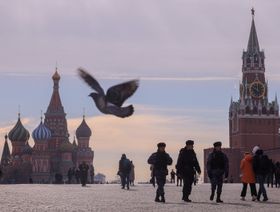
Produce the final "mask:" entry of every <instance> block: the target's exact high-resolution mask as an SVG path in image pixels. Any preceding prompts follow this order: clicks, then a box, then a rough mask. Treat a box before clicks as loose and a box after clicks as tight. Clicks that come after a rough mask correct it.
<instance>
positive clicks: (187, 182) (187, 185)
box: [183, 176, 194, 198]
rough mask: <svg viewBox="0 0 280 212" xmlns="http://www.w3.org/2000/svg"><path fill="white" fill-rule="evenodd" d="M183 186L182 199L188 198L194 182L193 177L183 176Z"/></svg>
mask: <svg viewBox="0 0 280 212" xmlns="http://www.w3.org/2000/svg"><path fill="white" fill-rule="evenodd" d="M183 181H184V186H183V198H186V197H189V195H190V194H191V192H192V184H193V181H194V178H193V176H185V177H184V178H183Z"/></svg>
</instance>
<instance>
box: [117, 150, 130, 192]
mask: <svg viewBox="0 0 280 212" xmlns="http://www.w3.org/2000/svg"><path fill="white" fill-rule="evenodd" d="M130 170H131V162H130V160H129V159H127V158H126V155H125V154H122V157H121V159H120V161H119V171H118V173H119V175H120V177H121V183H122V189H124V188H125V186H126V188H127V190H129V173H130Z"/></svg>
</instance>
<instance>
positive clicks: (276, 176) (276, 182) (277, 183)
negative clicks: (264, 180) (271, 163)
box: [275, 174, 280, 188]
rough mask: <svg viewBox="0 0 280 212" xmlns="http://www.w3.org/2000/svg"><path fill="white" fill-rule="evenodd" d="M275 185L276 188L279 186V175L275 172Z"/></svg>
mask: <svg viewBox="0 0 280 212" xmlns="http://www.w3.org/2000/svg"><path fill="white" fill-rule="evenodd" d="M275 186H276V188H277V187H278V188H279V187H280V176H278V175H277V174H276V175H275Z"/></svg>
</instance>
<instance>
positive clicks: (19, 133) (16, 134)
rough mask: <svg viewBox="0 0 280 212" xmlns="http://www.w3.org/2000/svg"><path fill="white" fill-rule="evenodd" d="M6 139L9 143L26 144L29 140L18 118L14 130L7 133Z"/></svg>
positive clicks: (27, 133)
mask: <svg viewBox="0 0 280 212" xmlns="http://www.w3.org/2000/svg"><path fill="white" fill-rule="evenodd" d="M8 137H9V139H10V140H11V141H22V142H26V141H27V140H28V139H29V137H30V134H29V132H28V131H27V130H26V129H25V128H24V126H23V125H22V123H21V121H20V117H19V118H18V121H17V123H16V125H15V126H14V128H13V129H12V130H11V131H10V132H9V134H8Z"/></svg>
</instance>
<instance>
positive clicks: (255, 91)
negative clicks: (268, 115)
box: [250, 82, 265, 98]
mask: <svg viewBox="0 0 280 212" xmlns="http://www.w3.org/2000/svg"><path fill="white" fill-rule="evenodd" d="M264 93H265V87H264V84H263V83H261V82H253V83H252V84H251V85H250V94H251V96H252V97H255V98H260V97H263V96H264Z"/></svg>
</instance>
